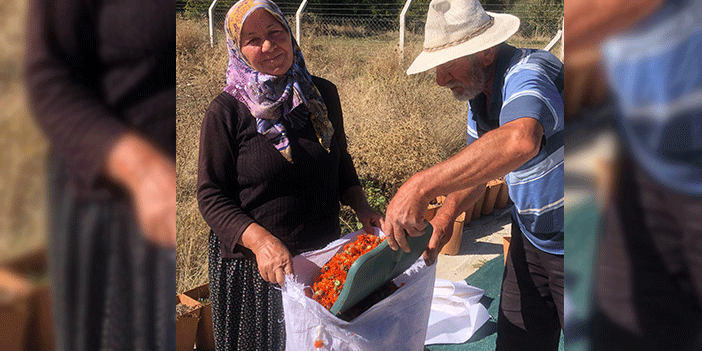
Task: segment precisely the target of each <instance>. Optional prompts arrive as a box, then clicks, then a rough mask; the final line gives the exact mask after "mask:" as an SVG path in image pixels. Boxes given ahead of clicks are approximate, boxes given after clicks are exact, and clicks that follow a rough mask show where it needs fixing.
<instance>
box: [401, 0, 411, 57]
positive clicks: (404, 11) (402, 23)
mask: <svg viewBox="0 0 702 351" xmlns="http://www.w3.org/2000/svg"><path fill="white" fill-rule="evenodd" d="M411 3H412V0H407V1H406V2H405V7H403V8H402V12H401V13H400V63H402V60H403V59H404V57H405V15H407V10H408V9H409V7H410V4H411Z"/></svg>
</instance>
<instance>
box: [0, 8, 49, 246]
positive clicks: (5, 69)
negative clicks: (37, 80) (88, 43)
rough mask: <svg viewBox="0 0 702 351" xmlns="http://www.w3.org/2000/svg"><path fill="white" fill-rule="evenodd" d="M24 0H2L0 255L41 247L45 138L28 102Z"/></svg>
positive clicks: (0, 40) (43, 229) (43, 224)
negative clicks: (25, 80)
mask: <svg viewBox="0 0 702 351" xmlns="http://www.w3.org/2000/svg"><path fill="white" fill-rule="evenodd" d="M26 7H27V4H26V1H24V0H3V1H0V259H1V258H6V257H10V256H15V255H19V254H22V253H23V252H26V251H27V250H31V249H33V248H35V247H38V246H41V245H43V242H44V233H45V230H46V229H45V228H46V223H45V222H46V198H45V193H46V182H45V175H44V174H45V168H46V167H45V162H44V160H45V157H46V153H47V142H46V140H45V139H44V137H43V135H42V134H41V132H40V131H39V129H38V128H37V126H36V124H35V122H34V119H33V118H32V115H31V113H30V111H29V108H28V106H27V94H26V90H25V86H24V77H23V67H22V59H23V56H24V29H25V26H26V25H25V22H26V16H25V11H26Z"/></svg>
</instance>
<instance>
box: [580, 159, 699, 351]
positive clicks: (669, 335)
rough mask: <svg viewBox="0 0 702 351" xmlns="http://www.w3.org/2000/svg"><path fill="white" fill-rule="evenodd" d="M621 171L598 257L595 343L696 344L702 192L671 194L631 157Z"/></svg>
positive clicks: (623, 346)
mask: <svg viewBox="0 0 702 351" xmlns="http://www.w3.org/2000/svg"><path fill="white" fill-rule="evenodd" d="M620 174H622V175H623V176H622V177H621V179H620V180H619V182H618V184H617V187H616V192H617V193H616V195H615V196H614V198H613V201H612V202H611V203H610V206H609V208H608V210H607V211H606V213H605V214H604V220H605V221H604V223H603V236H602V238H601V239H600V240H601V241H600V244H599V249H598V257H597V260H596V262H597V263H598V267H597V270H596V276H595V310H596V314H595V318H594V320H593V326H592V334H593V346H594V349H595V350H699V348H696V347H700V346H702V344H695V345H697V346H694V347H693V346H692V345H693V343H694V342H697V343H700V342H702V235H701V234H702V221H700V214H701V213H702V197H694V196H687V195H681V194H677V193H674V192H671V191H670V190H669V189H668V188H667V187H665V186H663V185H661V184H659V183H658V182H656V181H654V180H653V179H652V178H651V177H650V176H648V175H647V174H646V173H645V171H644V170H643V169H642V168H641V167H640V166H638V164H636V163H635V162H634V161H631V160H627V161H625V162H623V163H622V165H621V170H620ZM695 340H696V341H695Z"/></svg>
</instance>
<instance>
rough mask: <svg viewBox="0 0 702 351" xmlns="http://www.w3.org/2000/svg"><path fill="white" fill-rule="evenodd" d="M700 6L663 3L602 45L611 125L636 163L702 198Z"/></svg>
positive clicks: (701, 3)
mask: <svg viewBox="0 0 702 351" xmlns="http://www.w3.org/2000/svg"><path fill="white" fill-rule="evenodd" d="M701 19H702V1H679V0H678V1H669V2H668V4H667V5H666V6H664V7H663V8H662V9H661V10H660V11H658V12H657V13H656V14H654V15H652V16H650V17H649V18H647V19H646V20H644V21H643V22H641V23H639V25H637V26H636V27H635V28H632V29H631V30H629V31H627V32H625V33H622V34H619V35H617V36H615V37H613V38H611V39H609V40H608V41H607V42H605V45H604V46H603V51H602V52H603V58H604V62H605V67H606V70H607V76H608V80H609V81H610V87H611V89H612V91H613V93H614V95H615V97H616V99H617V107H618V110H619V113H618V115H617V122H618V123H617V124H618V127H619V128H620V131H621V133H622V134H623V136H624V142H625V143H624V144H625V146H626V147H627V149H628V150H629V151H630V152H631V154H632V156H633V157H634V159H635V160H636V161H637V163H638V164H639V165H640V166H641V167H642V168H643V169H644V170H645V171H646V172H647V173H648V174H649V175H650V176H651V177H652V178H653V179H655V180H657V181H658V182H659V183H660V184H662V185H664V186H666V187H668V188H670V189H671V190H673V191H676V192H679V193H683V194H688V195H693V196H702V21H701Z"/></svg>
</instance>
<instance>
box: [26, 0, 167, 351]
mask: <svg viewBox="0 0 702 351" xmlns="http://www.w3.org/2000/svg"><path fill="white" fill-rule="evenodd" d="M28 17H29V26H28V32H27V39H28V42H27V59H26V72H27V83H28V88H29V96H30V99H31V105H32V107H33V110H34V114H35V115H36V118H37V120H38V121H39V124H40V126H41V127H42V129H43V130H44V133H45V135H46V136H47V137H48V139H49V141H50V143H51V153H50V154H51V156H50V160H49V162H50V165H49V183H50V184H49V195H50V216H49V217H50V220H51V223H50V226H49V230H50V231H49V233H48V250H49V256H50V259H49V269H50V275H51V280H52V286H51V288H52V292H53V295H52V304H53V308H54V317H55V328H56V337H57V340H56V345H57V348H58V349H59V350H66V351H74V350H97V349H101V350H103V349H104V350H169V351H170V350H173V349H174V348H175V314H174V305H175V298H174V296H175V294H174V291H175V241H176V240H175V219H176V205H175V180H176V178H175V177H176V172H175V97H176V95H175V75H174V72H175V8H174V5H173V2H172V1H166V0H155V1H147V2H143V1H135V0H128V1H121V2H117V3H112V2H107V3H103V2H94V1H80V0H56V1H42V0H31V6H30V7H29V16H28Z"/></svg>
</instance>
